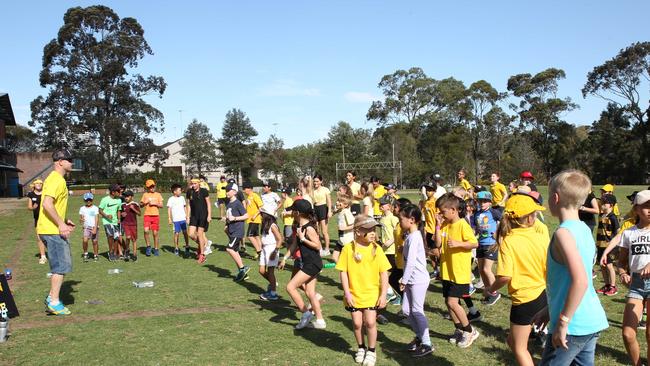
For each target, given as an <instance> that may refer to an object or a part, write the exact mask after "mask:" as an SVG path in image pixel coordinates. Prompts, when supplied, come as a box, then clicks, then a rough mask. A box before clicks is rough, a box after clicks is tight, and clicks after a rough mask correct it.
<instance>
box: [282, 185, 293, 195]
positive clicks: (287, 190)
mask: <svg viewBox="0 0 650 366" xmlns="http://www.w3.org/2000/svg"><path fill="white" fill-rule="evenodd" d="M280 193H286V194H291V188H289V187H285V188H281V189H280Z"/></svg>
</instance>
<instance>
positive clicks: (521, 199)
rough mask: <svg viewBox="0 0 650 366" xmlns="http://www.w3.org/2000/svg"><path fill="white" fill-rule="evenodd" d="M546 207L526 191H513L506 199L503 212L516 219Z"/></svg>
mask: <svg viewBox="0 0 650 366" xmlns="http://www.w3.org/2000/svg"><path fill="white" fill-rule="evenodd" d="M544 210H546V208H545V207H544V206H542V205H540V204H539V203H537V202H535V199H534V198H533V197H531V196H530V195H528V194H526V193H514V194H513V195H512V196H510V198H508V200H507V201H506V208H505V210H504V214H505V215H506V216H508V217H510V218H513V219H516V218H519V217H523V216H526V215H529V214H531V213H533V212H535V211H544Z"/></svg>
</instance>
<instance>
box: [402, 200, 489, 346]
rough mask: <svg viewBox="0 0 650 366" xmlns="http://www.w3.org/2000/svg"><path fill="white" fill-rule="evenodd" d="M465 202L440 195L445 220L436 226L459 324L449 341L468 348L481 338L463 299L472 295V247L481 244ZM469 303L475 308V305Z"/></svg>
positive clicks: (445, 282)
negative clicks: (464, 210)
mask: <svg viewBox="0 0 650 366" xmlns="http://www.w3.org/2000/svg"><path fill="white" fill-rule="evenodd" d="M462 204H463V201H462V199H460V198H458V197H456V196H454V194H453V193H447V194H445V195H444V196H442V197H440V199H438V202H437V207H438V209H439V210H440V213H441V217H440V218H441V219H442V223H441V224H440V228H439V229H437V230H436V246H437V248H439V249H440V272H441V273H442V294H443V296H444V297H445V302H446V305H447V309H449V315H450V316H451V320H452V321H453V323H454V327H455V328H456V330H455V332H454V335H453V337H452V338H450V339H449V341H450V342H451V343H454V344H456V345H457V346H458V347H460V348H467V347H469V346H471V345H472V343H473V342H474V341H475V340H476V338H478V336H479V332H478V330H476V329H475V328H474V327H472V326H471V325H470V323H469V319H468V318H467V314H465V310H463V307H462V306H461V305H460V302H459V300H460V298H469V296H470V294H469V287H470V283H471V282H472V278H471V276H472V249H474V248H476V247H477V246H478V241H477V240H476V236H474V231H473V230H472V228H471V227H470V225H469V224H468V223H467V221H465V220H463V219H461V218H460V214H461V212H462V211H461V205H462ZM405 272H406V270H405ZM469 306H470V312H471V311H472V310H473V309H472V308H473V306H471V305H469Z"/></svg>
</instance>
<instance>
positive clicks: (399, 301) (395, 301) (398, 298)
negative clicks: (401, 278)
mask: <svg viewBox="0 0 650 366" xmlns="http://www.w3.org/2000/svg"><path fill="white" fill-rule="evenodd" d="M390 304H391V305H400V306H401V305H402V297H401V296H399V295H397V296H395V298H394V299H393V300H392V301H390Z"/></svg>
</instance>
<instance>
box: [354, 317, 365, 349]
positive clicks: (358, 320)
mask: <svg viewBox="0 0 650 366" xmlns="http://www.w3.org/2000/svg"><path fill="white" fill-rule="evenodd" d="M350 314H351V315H352V330H353V331H354V339H355V340H356V341H357V345H359V344H365V343H364V341H363V313H362V312H361V311H355V312H352V313H350Z"/></svg>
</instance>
